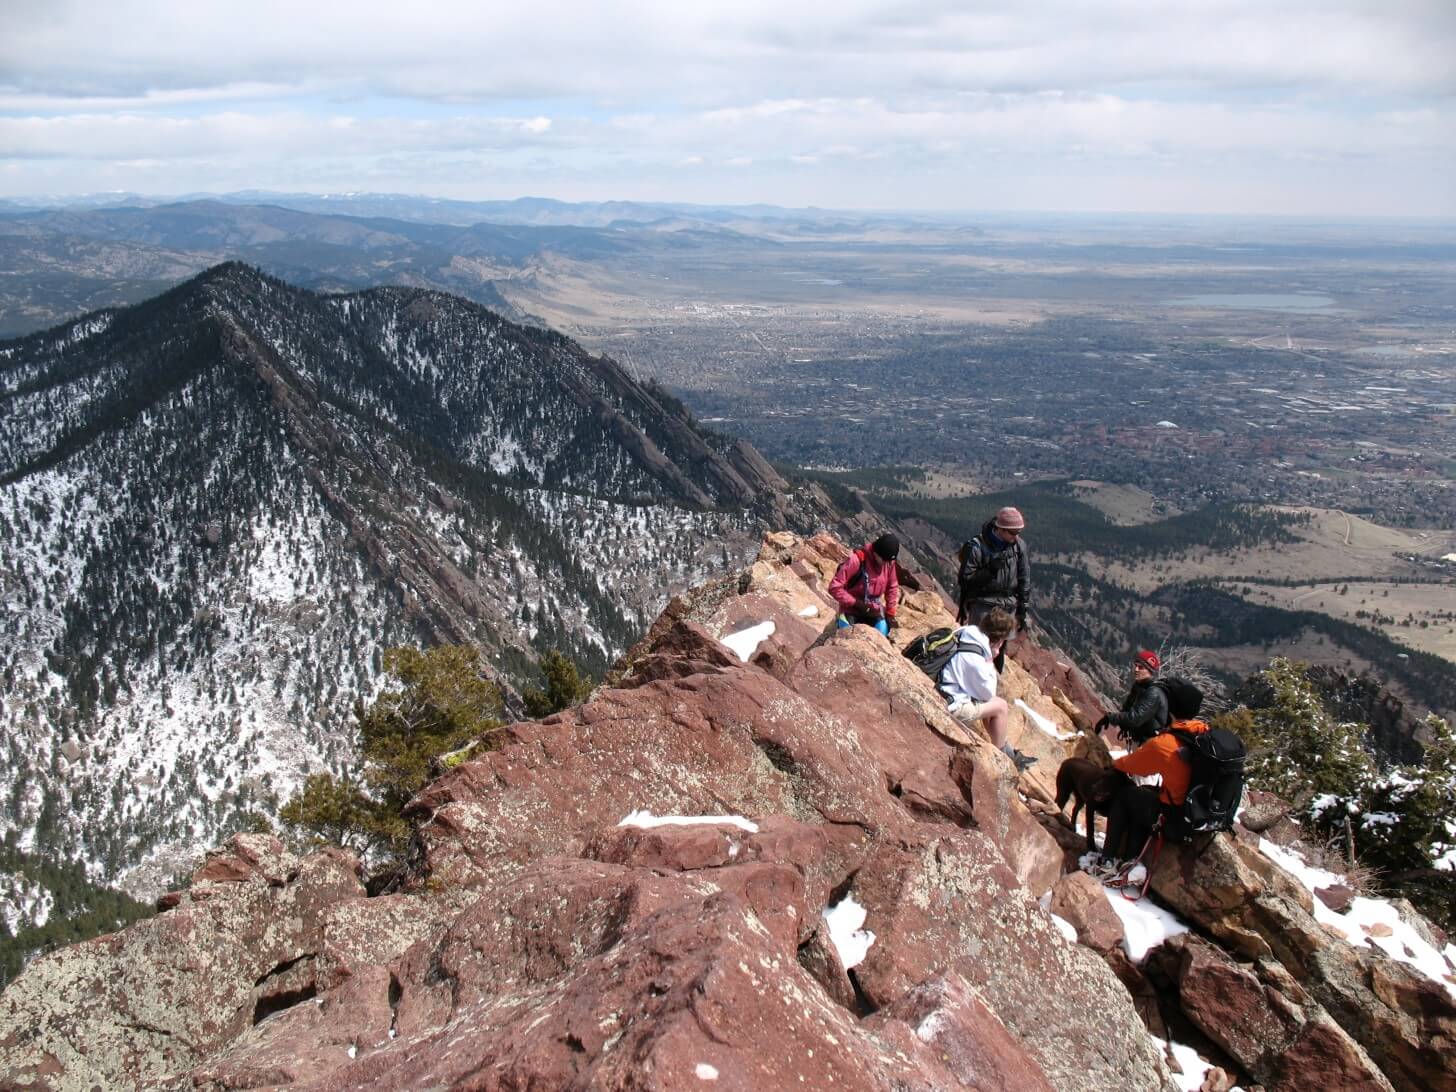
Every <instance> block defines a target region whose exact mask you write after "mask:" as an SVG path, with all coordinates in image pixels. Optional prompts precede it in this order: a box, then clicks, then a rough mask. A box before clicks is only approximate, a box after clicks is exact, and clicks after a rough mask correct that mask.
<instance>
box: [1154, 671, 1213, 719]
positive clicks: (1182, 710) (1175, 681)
mask: <svg viewBox="0 0 1456 1092" xmlns="http://www.w3.org/2000/svg"><path fill="white" fill-rule="evenodd" d="M1153 685H1154V686H1156V687H1157V688H1158V689H1160V690H1161V691H1162V692H1163V693H1164V694H1165V695H1167V698H1168V715H1169V716H1170V717H1171V718H1172V719H1173V720H1192V719H1193V718H1194V717H1196V716H1198V710H1200V709H1202V708H1203V691H1202V690H1199V689H1198V687H1196V686H1194V685H1193V684H1192V683H1191V682H1189V681H1188V680H1187V679H1182V678H1179V677H1178V676H1177V675H1164V676H1163V677H1162V678H1160V679H1154V680H1153Z"/></svg>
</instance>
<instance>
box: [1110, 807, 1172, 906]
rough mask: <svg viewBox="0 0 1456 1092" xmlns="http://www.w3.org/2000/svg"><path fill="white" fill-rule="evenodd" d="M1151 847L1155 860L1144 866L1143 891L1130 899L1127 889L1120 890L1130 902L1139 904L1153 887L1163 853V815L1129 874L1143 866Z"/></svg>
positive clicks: (1131, 865)
mask: <svg viewBox="0 0 1456 1092" xmlns="http://www.w3.org/2000/svg"><path fill="white" fill-rule="evenodd" d="M1149 846H1152V847H1153V859H1152V860H1151V861H1149V862H1148V863H1147V864H1146V865H1144V866H1143V867H1144V872H1145V873H1146V875H1144V876H1143V889H1142V890H1141V891H1139V892H1138V893H1137V894H1136V895H1134V896H1132V897H1131V898H1128V894H1127V888H1126V887H1123V888H1121V889H1120V890H1121V892H1122V897H1123V898H1125V899H1127V900H1128V901H1129V902H1137V901H1138V900H1139V899H1141V898H1142V897H1143V896H1144V895H1146V894H1147V893H1148V888H1149V887H1150V886H1151V885H1152V882H1153V869H1154V868H1156V867H1157V866H1158V854H1160V853H1162V852H1163V817H1162V816H1161V815H1159V816H1158V821H1157V822H1156V823H1155V824H1153V830H1152V833H1151V834H1149V835H1148V840H1147V841H1146V842H1144V843H1143V849H1142V852H1141V853H1139V854H1138V855H1137V856H1136V857H1134V858H1133V862H1132V864H1130V865H1128V866H1127V871H1128V873H1131V872H1132V870H1133V869H1134V868H1136V867H1137V866H1138V865H1139V864H1142V860H1143V858H1144V857H1146V856H1147V855H1148V847H1149Z"/></svg>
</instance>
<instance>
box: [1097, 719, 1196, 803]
mask: <svg viewBox="0 0 1456 1092" xmlns="http://www.w3.org/2000/svg"><path fill="white" fill-rule="evenodd" d="M1171 727H1172V728H1173V729H1175V730H1177V731H1181V732H1192V733H1194V734H1195V735H1197V734H1198V733H1200V732H1206V731H1208V725H1207V724H1205V723H1203V721H1201V720H1175V721H1174V722H1173V723H1172V725H1171ZM1182 748H1183V741H1182V740H1181V739H1179V738H1178V737H1177V736H1176V735H1174V734H1173V732H1172V731H1168V732H1160V733H1159V734H1158V735H1155V736H1154V737H1153V738H1152V739H1150V740H1148V741H1147V742H1146V743H1144V744H1143V745H1142V746H1141V747H1139V748H1138V749H1137V750H1136V751H1134V752H1133V753H1132V754H1130V755H1123V756H1122V757H1121V758H1119V759H1116V760H1114V761H1113V763H1112V765H1113V766H1114V767H1115V768H1116V769H1119V770H1121V771H1122V772H1123V773H1125V774H1131V775H1133V776H1135V777H1151V776H1152V775H1153V774H1162V776H1163V787H1162V790H1161V791H1160V792H1159V793H1158V798H1159V799H1160V800H1162V802H1163V803H1164V804H1169V805H1171V806H1173V807H1175V808H1176V807H1181V806H1182V805H1183V800H1184V798H1186V797H1187V795H1188V783H1189V781H1191V780H1192V778H1193V768H1192V767H1191V766H1189V765H1188V760H1187V759H1185V758H1184V757H1183V755H1182Z"/></svg>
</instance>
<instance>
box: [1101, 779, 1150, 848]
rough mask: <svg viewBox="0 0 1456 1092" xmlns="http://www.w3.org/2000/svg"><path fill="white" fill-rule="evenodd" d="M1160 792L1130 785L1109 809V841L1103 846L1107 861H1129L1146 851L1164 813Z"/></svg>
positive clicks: (1117, 796) (1114, 798)
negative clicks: (1110, 858) (1151, 835)
mask: <svg viewBox="0 0 1456 1092" xmlns="http://www.w3.org/2000/svg"><path fill="white" fill-rule="evenodd" d="M1158 791H1159V790H1158V789H1156V788H1155V787H1153V786H1151V785H1127V786H1124V787H1123V789H1122V790H1121V791H1120V792H1119V793H1118V794H1117V795H1116V796H1114V797H1113V798H1112V803H1111V805H1110V806H1109V807H1108V809H1107V838H1106V840H1105V841H1104V842H1103V843H1102V855H1103V856H1104V857H1116V858H1118V859H1119V860H1124V861H1125V860H1127V859H1129V858H1131V857H1136V856H1137V855H1138V854H1139V853H1141V852H1142V851H1143V846H1144V845H1146V844H1147V841H1148V835H1149V834H1151V833H1152V832H1153V825H1154V824H1155V823H1157V821H1158V816H1159V815H1160V814H1162V811H1163V804H1162V801H1161V800H1160V799H1159V798H1158Z"/></svg>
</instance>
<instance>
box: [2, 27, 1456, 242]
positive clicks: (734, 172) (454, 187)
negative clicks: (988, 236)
mask: <svg viewBox="0 0 1456 1092" xmlns="http://www.w3.org/2000/svg"><path fill="white" fill-rule="evenodd" d="M5 26H6V33H5V35H4V36H3V37H0V73H3V75H0V166H3V167H4V168H5V169H4V171H3V173H0V189H3V191H4V192H9V193H16V192H41V191H43V190H44V189H46V188H48V187H54V186H55V185H57V184H59V183H58V182H57V180H58V179H66V178H69V179H70V181H69V182H67V183H64V184H65V185H66V186H67V188H97V187H99V186H100V185H101V184H103V183H116V182H117V180H118V179H130V180H138V179H140V180H143V181H146V182H147V183H149V184H151V185H153V186H155V185H157V184H158V182H159V181H160V182H162V183H163V187H162V188H163V189H164V190H166V191H169V192H180V191H183V190H186V189H197V188H214V189H222V188H226V187H227V186H228V185H230V184H239V183H238V182H237V180H238V179H239V178H242V179H243V180H242V181H241V183H240V184H241V185H244V186H249V185H265V184H267V185H280V184H281V182H279V181H273V182H267V181H266V180H268V179H273V180H281V179H284V178H287V179H290V180H292V182H291V184H292V185H293V186H295V187H296V188H323V187H324V186H325V185H326V184H327V185H329V186H331V187H337V186H338V185H340V184H341V183H342V184H343V185H344V186H345V187H346V188H363V187H364V186H365V185H367V184H369V181H370V180H371V179H374V178H378V177H380V173H381V172H386V173H387V174H388V177H389V178H391V179H393V180H394V184H396V185H398V186H400V187H402V188H405V189H410V190H415V191H421V192H445V191H447V190H448V191H450V192H452V193H455V194H457V195H461V196H482V195H485V194H483V193H480V192H478V191H477V192H476V193H462V192H461V189H462V188H463V187H466V186H468V185H470V184H471V183H472V180H473V182H474V184H475V185H477V186H482V185H486V186H496V185H507V184H523V183H522V180H524V182H525V183H535V184H537V185H539V184H540V183H541V181H542V180H546V181H547V182H548V183H549V184H550V185H554V186H556V187H557V190H559V191H560V193H561V194H562V195H564V193H565V191H564V189H562V187H567V186H571V185H577V184H583V183H582V182H581V180H583V179H590V180H594V182H595V184H597V185H600V186H607V185H612V186H616V187H618V190H617V192H614V193H606V192H601V193H596V194H593V196H602V197H608V196H619V197H630V196H646V195H647V194H648V193H649V192H650V191H651V192H656V191H659V190H661V189H663V188H666V189H668V190H670V189H671V185H672V184H673V183H672V181H671V180H672V179H681V178H683V177H684V175H683V172H682V171H681V170H680V168H681V167H683V166H692V167H693V168H694V171H693V172H691V173H692V176H693V178H694V179H696V180H697V182H696V184H697V185H699V186H702V187H704V189H703V190H702V191H701V192H698V193H697V194H696V197H697V198H698V199H704V198H707V199H716V200H768V201H774V200H779V201H788V200H791V198H790V197H789V194H790V193H791V192H794V191H793V187H796V186H806V185H811V184H812V185H816V186H819V187H821V188H822V189H821V190H820V191H814V192H807V193H806V194H805V196H806V197H807V198H808V199H810V200H813V201H814V203H818V204H877V205H889V204H895V203H897V202H898V201H900V200H903V199H904V195H905V194H906V193H907V192H908V193H913V194H914V195H915V197H916V199H917V200H920V201H922V202H926V203H929V202H932V201H935V202H940V201H944V200H953V199H955V196H956V193H957V191H956V189H955V188H954V187H952V186H951V185H950V184H949V183H946V184H945V185H943V186H942V187H941V189H939V190H936V189H935V182H934V177H933V176H934V175H935V174H936V173H937V172H943V173H944V174H945V175H946V176H947V177H952V176H954V177H959V178H961V179H964V178H966V176H968V175H975V176H978V177H982V178H984V177H987V176H988V175H994V176H995V177H997V178H1004V179H1006V180H1008V184H1014V182H1013V181H1012V180H1014V179H1015V178H1016V177H1017V172H1018V171H1020V172H1021V176H1022V177H1023V179H1024V180H1025V184H1024V185H1017V186H1016V190H1017V194H1018V196H1024V195H1029V194H1033V193H1037V194H1042V195H1044V196H1047V197H1049V198H1055V204H1056V207H1075V206H1076V205H1077V203H1078V201H1079V200H1080V199H1081V198H1082V197H1084V196H1085V195H1086V194H1087V192H1088V186H1089V185H1093V186H1094V187H1095V183H1088V182H1086V181H1085V179H1084V178H1082V177H1079V175H1081V174H1086V175H1089V176H1093V177H1095V176H1097V175H1099V174H1100V175H1103V176H1105V177H1107V178H1113V177H1120V178H1123V179H1124V180H1133V182H1134V183H1135V184H1134V185H1131V186H1123V187H1122V191H1121V192H1124V193H1127V194H1129V195H1131V194H1142V193H1145V187H1144V186H1143V185H1142V183H1143V182H1145V181H1152V182H1159V181H1161V182H1162V183H1163V184H1165V185H1169V186H1173V185H1184V184H1185V180H1188V179H1195V180H1196V179H1201V178H1210V179H1212V180H1214V181H1217V180H1218V179H1220V178H1222V179H1226V180H1228V181H1229V182H1230V185H1229V187H1228V188H1227V190H1226V192H1227V193H1228V194H1230V195H1237V198H1238V201H1239V202H1240V203H1241V207H1244V208H1245V210H1246V211H1278V210H1280V209H1281V208H1284V207H1285V206H1286V205H1288V204H1290V203H1291V202H1290V198H1289V195H1290V194H1291V193H1294V192H1297V191H1298V190H1299V189H1300V187H1301V186H1305V187H1308V186H1310V185H1319V186H1320V187H1321V193H1320V195H1319V198H1320V200H1322V201H1327V202H1328V203H1329V204H1330V206H1331V207H1332V208H1338V207H1339V201H1340V192H1341V188H1342V187H1345V188H1347V189H1349V187H1355V186H1357V184H1358V185H1359V186H1361V187H1364V186H1365V184H1364V183H1363V182H1358V179H1356V178H1355V177H1354V175H1350V174H1348V173H1347V171H1346V170H1344V169H1343V168H1342V170H1341V171H1337V172H1331V171H1330V169H1329V167H1330V165H1331V164H1339V165H1347V164H1349V163H1351V162H1370V161H1375V160H1379V161H1381V163H1382V164H1383V166H1384V174H1385V177H1386V178H1387V180H1388V196H1387V200H1388V202H1389V205H1390V211H1392V212H1408V211H1413V210H1420V211H1425V212H1430V213H1437V214H1441V213H1444V214H1448V215H1449V214H1456V193H1452V194H1451V195H1450V196H1447V197H1442V196H1441V190H1442V188H1441V187H1440V186H1439V185H1438V178H1439V177H1440V176H1445V177H1449V176H1450V174H1451V173H1452V169H1453V166H1456V65H1453V64H1451V63H1450V62H1451V57H1452V56H1453V55H1456V3H1451V2H1449V0H1388V2H1383V3H1381V2H1376V0H1281V2H1280V3H1279V4H1275V5H1271V4H1268V3H1267V2H1266V0H1185V2H1183V3H1180V4H1178V5H1171V6H1170V5H1167V4H1165V3H1162V2H1161V0H1104V2H1102V3H1099V4H1096V5H1092V4H1087V3H1084V2H1082V0H1035V2H1029V3H1028V4H1026V5H1023V6H1022V7H1020V8H1017V9H1015V10H1011V9H1008V8H1005V7H1004V6H1003V5H994V6H993V5H991V4H989V3H987V2H984V0H910V2H895V3H891V2H890V0H836V2H833V3H831V2H829V0H806V2H801V3H799V4H794V5H784V4H782V3H769V2H767V0H732V2H731V3H730V2H727V0H700V2H698V3H694V4H682V5H662V4H660V3H658V2H656V0H653V2H648V0H622V2H619V3H614V4H611V5H596V4H588V3H583V2H572V0H538V2H537V3H535V4H532V5H529V6H526V7H521V6H515V7H508V6H506V5H481V4H476V3H464V2H463V0H462V2H459V3H448V2H434V3H430V4H424V5H403V6H402V5H399V4H398V3H396V2H394V0H390V2H388V3H386V2H384V0H351V2H350V3H348V4H344V3H342V2H341V0H319V2H317V3H314V4H311V5H305V6H301V7H300V6H296V5H293V4H291V3H289V4H285V3H283V0H250V2H248V3H243V2H242V0H213V2H211V3H208V4H181V3H179V2H176V0H110V2H108V3H106V4H101V3H100V2H99V0H44V2H42V0H10V3H9V4H7V13H6V18H5ZM67 163H69V164H71V165H72V169H71V170H70V171H69V172H67V171H66V170H65V169H64V167H63V165H64V164H67ZM169 164H170V165H171V168H172V176H173V177H175V178H176V180H177V181H176V183H175V184H173V185H170V186H168V185H165V179H166V178H167V177H168V165H169ZM810 165H812V166H814V168H815V169H814V170H812V171H809V170H805V169H804V168H805V167H806V166H810ZM1256 166H1257V168H1258V169H1257V172H1255V170H1254V168H1255V167H1256ZM1372 170H1373V168H1372ZM249 171H251V175H249ZM905 171H923V172H929V173H930V174H931V176H932V177H931V179H930V180H929V181H928V182H927V184H926V185H925V186H924V187H912V188H907V187H906V186H905V185H904V172H905ZM1057 172H1061V173H1062V175H1063V178H1062V182H1061V184H1060V190H1058V187H1057V186H1056V185H1055V183H1054V179H1055V176H1056V174H1057ZM1356 173H1357V174H1358V172H1356ZM249 178H250V179H251V180H249ZM311 178H317V179H318V180H319V181H318V182H317V183H314V182H310V179H311ZM326 179H327V180H330V181H328V182H327V183H326V182H325V180H326ZM1235 179H1237V180H1238V182H1237V185H1235V184H1234V181H1235ZM552 180H554V181H552ZM1038 180H1041V181H1038ZM714 186H717V187H719V189H718V191H717V192H716V195H715V194H714V191H713V190H712V187H714ZM971 188H972V189H973V188H974V184H971ZM1445 189H1446V190H1447V191H1448V192H1449V191H1453V190H1456V187H1449V186H1447V187H1445ZM1203 190H1204V187H1203V186H1202V185H1201V184H1199V183H1197V182H1195V183H1193V184H1192V185H1191V189H1190V190H1189V192H1188V194H1187V196H1186V197H1184V198H1179V196H1178V195H1177V194H1163V195H1161V200H1159V201H1158V202H1157V203H1158V204H1159V206H1160V207H1163V206H1165V205H1167V203H1168V202H1169V201H1172V202H1173V204H1174V205H1175V206H1176V205H1178V204H1179V202H1180V200H1181V201H1182V203H1184V204H1187V205H1188V207H1190V208H1192V207H1206V197H1205V196H1199V197H1197V198H1194V197H1193V196H1192V194H1193V193H1194V192H1198V193H1199V194H1200V195H1201V194H1202V192H1203ZM1261 191H1262V192H1263V194H1264V196H1262V197H1261ZM959 192H960V193H962V194H965V196H964V197H962V198H961V200H970V199H971V194H970V193H969V192H968V191H967V184H966V183H964V182H963V183H961V187H960V190H959ZM490 195H492V196H506V195H507V194H503V193H500V192H498V191H493V192H492V193H491V194H490ZM658 195H659V196H673V194H672V193H671V192H667V193H665V194H664V193H658ZM1414 195H1420V200H1419V201H1418V202H1417V203H1415V204H1412V201H1413V199H1414ZM684 196H687V195H684ZM989 196H990V197H992V198H994V197H995V194H994V193H993V194H990V195H989ZM1348 196H1349V197H1350V201H1351V204H1352V207H1353V205H1359V206H1360V207H1361V208H1366V207H1367V206H1368V205H1369V203H1370V199H1369V197H1368V195H1367V194H1366V190H1365V189H1364V188H1361V189H1360V190H1359V192H1358V193H1356V192H1355V190H1354V189H1349V192H1348ZM1140 199H1142V200H1147V198H1146V197H1141V198H1140ZM1195 200H1196V201H1198V202H1200V203H1199V204H1197V205H1194V204H1192V203H1191V202H1193V201H1195ZM1292 203H1293V204H1294V205H1295V206H1296V207H1298V206H1299V205H1300V202H1299V201H1298V200H1295V201H1293V202H1292ZM1285 210H1286V211H1290V210H1289V209H1287V208H1285Z"/></svg>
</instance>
